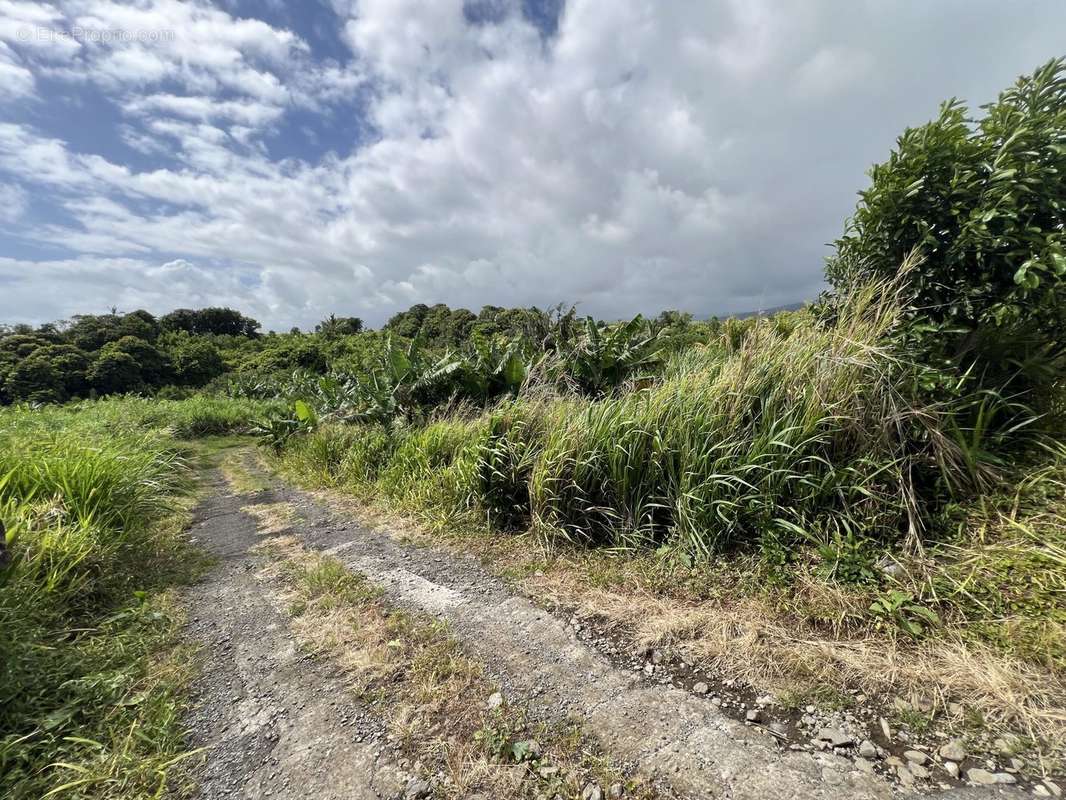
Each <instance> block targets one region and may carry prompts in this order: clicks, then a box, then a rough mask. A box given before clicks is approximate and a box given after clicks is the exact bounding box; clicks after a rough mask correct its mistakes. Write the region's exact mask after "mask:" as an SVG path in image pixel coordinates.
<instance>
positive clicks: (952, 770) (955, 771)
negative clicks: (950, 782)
mask: <svg viewBox="0 0 1066 800" xmlns="http://www.w3.org/2000/svg"><path fill="white" fill-rule="evenodd" d="M944 771H945V772H947V774H948V775H950V776H951V777H952V778H958V777H959V765H958V764H956V763H955V762H954V761H945V762H944Z"/></svg>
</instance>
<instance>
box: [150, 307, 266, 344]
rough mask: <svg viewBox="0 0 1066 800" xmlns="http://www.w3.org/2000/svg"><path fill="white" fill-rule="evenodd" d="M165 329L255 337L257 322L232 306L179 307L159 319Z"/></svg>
mask: <svg viewBox="0 0 1066 800" xmlns="http://www.w3.org/2000/svg"><path fill="white" fill-rule="evenodd" d="M159 322H160V325H161V326H162V328H163V330H165V331H185V332H186V333H191V334H214V335H218V336H246V337H255V336H258V335H259V333H258V331H259V327H260V326H259V323H258V322H257V321H256V320H254V319H252V318H251V317H246V316H244V315H243V314H241V312H239V311H235V310H234V309H232V308H201V309H199V310H198V311H194V310H192V309H189V308H179V309H176V310H174V311H171V312H170V313H169V314H166V315H164V316H163V317H162V319H160V320H159Z"/></svg>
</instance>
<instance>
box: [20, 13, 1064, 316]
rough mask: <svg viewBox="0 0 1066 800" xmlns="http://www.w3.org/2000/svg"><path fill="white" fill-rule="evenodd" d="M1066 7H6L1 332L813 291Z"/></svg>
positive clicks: (654, 306)
mask: <svg viewBox="0 0 1066 800" xmlns="http://www.w3.org/2000/svg"><path fill="white" fill-rule="evenodd" d="M1064 53H1066V7H1064V6H1063V3H1062V0H1047V1H1046V2H1043V1H1040V0H1033V1H1032V2H1029V1H1028V0H1018V2H1011V3H1005V2H1002V1H1001V0H937V1H936V2H924V1H922V2H920V1H919V0H898V1H897V2H888V1H887V0H877V1H876V2H875V1H874V0H805V2H783V1H780V0H691V2H690V1H689V0H670V1H669V2H664V0H465V2H464V0H423V2H416V0H290V2H282V1H281V0H256V1H255V2H252V1H251V0H220V1H219V2H216V3H214V4H211V3H209V2H207V1H206V0H195V1H189V2H177V0H139V1H138V2H129V3H122V2H111V1H110V0H69V1H68V0H53V2H51V3H49V2H22V1H21V0H0V321H5V322H16V321H25V322H40V321H44V320H50V319H57V318H62V317H66V316H69V315H70V314H73V313H78V312H102V311H105V310H107V309H108V308H110V307H111V306H117V307H118V308H119V309H120V310H132V309H135V308H147V309H149V310H151V311H154V312H164V311H167V310H169V309H171V308H174V307H176V306H191V307H199V306H204V305H230V306H234V307H238V308H240V309H242V310H243V311H245V312H246V313H249V314H251V315H252V316H255V317H256V318H258V319H260V320H261V321H262V322H263V323H264V324H265V325H266V326H268V327H272V328H276V329H287V328H288V327H290V326H292V325H299V326H302V327H307V326H309V325H312V324H313V323H314V322H315V321H317V320H318V319H320V318H322V317H323V316H325V315H327V314H329V313H331V312H334V313H337V314H353V315H357V316H361V317H363V318H364V319H366V320H367V321H368V322H369V323H371V324H375V325H376V324H380V323H381V322H382V321H383V320H384V319H385V318H387V317H388V315H390V314H391V313H392V312H394V311H395V310H397V309H400V308H406V307H407V306H409V305H411V304H413V303H416V302H425V303H433V302H445V303H448V304H449V305H452V306H460V305H462V306H467V307H469V308H472V309H474V310H477V309H478V308H479V307H480V306H481V305H483V304H485V303H493V304H497V305H530V304H537V305H541V306H544V305H549V304H552V303H554V302H557V301H564V300H565V301H570V302H579V303H580V307H581V309H582V310H583V311H585V312H588V313H593V314H596V315H598V316H601V317H607V318H616V317H621V316H624V315H630V314H633V313H636V312H638V311H643V312H653V313H654V312H656V311H658V310H660V309H663V308H679V309H684V310H687V311H691V312H693V313H695V314H696V315H697V316H707V315H709V314H712V313H725V312H730V311H743V310H749V309H756V308H767V307H771V306H775V305H778V304H782V303H788V302H793V301H797V300H802V299H806V298H810V297H813V296H814V295H815V294H816V293H817V292H818V290H819V289H820V287H821V270H822V260H823V258H824V256H825V255H826V253H827V252H828V250H827V248H826V243H827V242H829V241H831V240H832V239H833V238H834V237H836V236H837V235H838V234H839V232H840V231H841V228H842V224H843V221H844V218H845V217H846V216H847V214H848V213H849V212H850V210H851V209H852V208H853V206H854V203H855V192H856V191H857V190H858V189H859V188H861V187H862V186H863V185H864V182H865V177H864V173H865V171H866V169H867V168H868V167H869V165H870V164H871V163H872V162H874V161H876V160H882V159H883V158H884V157H885V156H886V154H887V152H888V149H889V148H890V147H891V145H892V143H893V140H894V139H895V136H896V135H897V134H898V133H899V132H900V130H901V129H902V128H903V127H904V126H905V125H908V124H918V123H921V122H923V121H925V120H927V119H929V118H930V117H931V116H933V115H934V114H935V113H936V109H937V104H938V103H939V101H940V100H942V99H944V98H946V97H949V96H953V95H955V96H959V97H963V98H966V99H967V100H969V101H971V103H973V104H974V105H977V104H979V103H983V102H987V101H988V100H991V99H993V98H994V97H995V95H996V93H997V92H998V91H999V89H1001V88H1003V87H1004V86H1006V85H1007V84H1009V83H1010V82H1012V81H1013V80H1014V78H1015V77H1016V76H1017V75H1018V74H1019V73H1022V72H1027V71H1030V70H1031V69H1032V68H1033V67H1035V66H1037V65H1038V64H1040V63H1042V62H1044V61H1046V60H1047V59H1049V58H1051V57H1054V56H1057V55H1062V54H1064Z"/></svg>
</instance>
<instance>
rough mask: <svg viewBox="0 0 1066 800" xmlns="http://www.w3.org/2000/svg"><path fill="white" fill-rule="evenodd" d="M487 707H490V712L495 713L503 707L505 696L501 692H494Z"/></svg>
mask: <svg viewBox="0 0 1066 800" xmlns="http://www.w3.org/2000/svg"><path fill="white" fill-rule="evenodd" d="M485 705H486V706H488V708H489V710H490V711H495V710H496V709H497V708H499V707H500V706H502V705H503V694H502V693H501V692H493V693H492V694H490V695H489V699H488V702H487V703H485Z"/></svg>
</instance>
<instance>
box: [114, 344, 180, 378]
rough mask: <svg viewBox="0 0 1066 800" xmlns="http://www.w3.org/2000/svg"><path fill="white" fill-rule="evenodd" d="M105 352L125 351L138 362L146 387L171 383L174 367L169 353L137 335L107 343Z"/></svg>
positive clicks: (139, 372) (139, 371)
mask: <svg viewBox="0 0 1066 800" xmlns="http://www.w3.org/2000/svg"><path fill="white" fill-rule="evenodd" d="M100 352H101V353H102V354H103V353H125V354H126V355H128V356H130V357H131V358H132V359H133V360H134V362H135V363H136V364H137V370H138V374H139V375H140V381H141V383H143V384H144V385H145V386H146V387H155V386H163V385H164V384H167V383H170V381H171V379H172V376H173V367H172V365H171V363H170V359H169V358H168V357H167V354H166V353H164V352H163V351H162V350H160V349H159V348H158V347H156V346H155V345H153V344H152V343H150V342H146V341H145V340H144V339H139V338H137V337H136V336H123V337H122V338H121V339H119V340H118V341H115V342H110V343H109V344H107V345H105V346H104V347H103V348H102V349H101V351H100Z"/></svg>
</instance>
